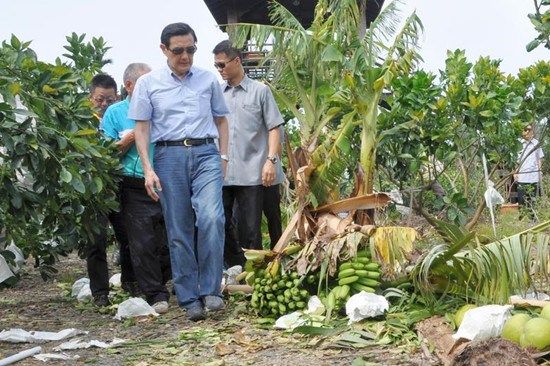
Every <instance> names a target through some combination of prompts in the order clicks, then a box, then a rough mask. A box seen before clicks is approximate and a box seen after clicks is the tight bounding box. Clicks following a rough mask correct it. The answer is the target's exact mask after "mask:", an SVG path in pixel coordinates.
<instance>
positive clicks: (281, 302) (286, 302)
mask: <svg viewBox="0 0 550 366" xmlns="http://www.w3.org/2000/svg"><path fill="white" fill-rule="evenodd" d="M255 277H256V278H255V279H254V286H253V288H254V291H253V292H252V298H251V300H250V305H251V306H252V307H253V308H254V309H255V310H256V311H257V312H258V313H259V314H260V315H261V316H264V317H271V316H273V317H277V316H280V315H284V314H287V313H291V312H293V311H295V310H302V309H304V308H305V307H306V304H307V301H308V299H309V292H308V291H307V290H306V289H304V288H303V287H302V280H301V279H300V276H299V275H298V273H296V272H290V273H288V274H283V275H281V274H276V275H275V276H274V277H273V276H272V275H271V273H270V272H269V271H265V270H259V271H258V272H257V273H256V276H255Z"/></svg>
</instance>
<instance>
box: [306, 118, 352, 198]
mask: <svg viewBox="0 0 550 366" xmlns="http://www.w3.org/2000/svg"><path fill="white" fill-rule="evenodd" d="M355 128H356V123H355V113H348V114H346V115H344V116H343V117H342V121H341V123H340V126H339V128H338V130H337V131H336V133H335V134H333V135H332V136H331V138H327V139H326V140H325V141H324V142H323V143H322V144H321V145H319V146H318V147H317V148H316V149H315V151H314V152H313V154H312V162H313V165H314V166H315V169H314V171H313V173H312V175H311V180H310V189H311V193H312V194H313V195H314V196H315V201H316V202H315V203H316V204H315V205H314V206H317V205H322V204H324V203H326V202H327V198H328V197H329V193H330V192H331V191H332V190H334V189H335V188H336V187H338V186H339V184H340V182H341V181H342V179H343V173H344V172H345V170H346V169H347V168H348V167H349V166H350V164H351V160H352V159H351V156H352V144H351V137H352V135H353V132H354V130H355Z"/></svg>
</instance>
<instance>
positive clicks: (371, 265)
mask: <svg viewBox="0 0 550 366" xmlns="http://www.w3.org/2000/svg"><path fill="white" fill-rule="evenodd" d="M365 269H366V270H368V271H378V270H379V269H380V264H378V263H375V262H371V263H368V264H366V265H365Z"/></svg>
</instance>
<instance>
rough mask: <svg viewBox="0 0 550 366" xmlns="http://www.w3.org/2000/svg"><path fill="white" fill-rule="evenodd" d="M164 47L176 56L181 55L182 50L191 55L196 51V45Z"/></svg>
mask: <svg viewBox="0 0 550 366" xmlns="http://www.w3.org/2000/svg"><path fill="white" fill-rule="evenodd" d="M166 49H167V50H168V51H170V52H172V54H174V55H176V56H179V55H181V54H182V53H184V52H187V54H188V55H192V54H194V53H195V52H197V46H189V47H176V48H172V49H170V48H168V47H166Z"/></svg>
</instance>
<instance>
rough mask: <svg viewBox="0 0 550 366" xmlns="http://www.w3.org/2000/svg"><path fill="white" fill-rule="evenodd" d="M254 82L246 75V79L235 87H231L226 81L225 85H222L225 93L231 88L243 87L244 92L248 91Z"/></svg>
mask: <svg viewBox="0 0 550 366" xmlns="http://www.w3.org/2000/svg"><path fill="white" fill-rule="evenodd" d="M251 82H252V79H250V78H249V77H248V76H246V74H245V75H244V78H243V79H242V80H241V82H240V83H239V85H235V86H233V87H232V86H231V85H229V83H228V82H227V81H226V82H224V83H223V85H222V90H223V91H226V90H227V89H229V88H238V87H241V89H242V90H244V91H247V89H248V86H249V85H250V83H251Z"/></svg>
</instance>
